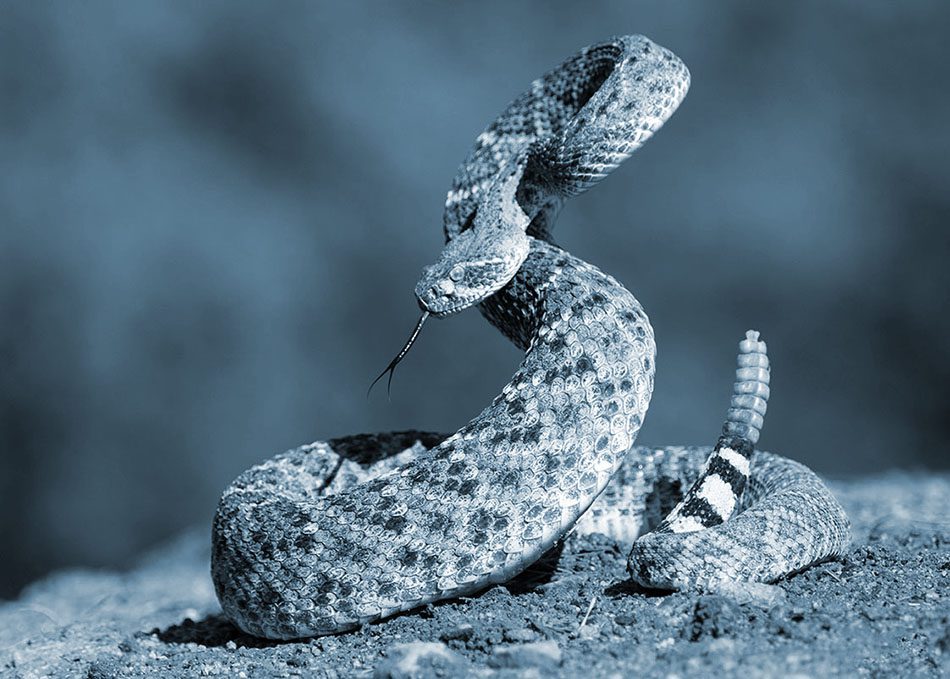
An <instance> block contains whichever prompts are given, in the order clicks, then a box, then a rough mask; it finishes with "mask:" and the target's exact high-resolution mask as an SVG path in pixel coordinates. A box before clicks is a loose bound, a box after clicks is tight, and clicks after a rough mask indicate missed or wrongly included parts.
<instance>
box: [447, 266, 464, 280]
mask: <svg viewBox="0 0 950 679" xmlns="http://www.w3.org/2000/svg"><path fill="white" fill-rule="evenodd" d="M464 275H465V268H464V267H463V266H462V265H461V264H456V265H455V266H453V267H452V268H451V269H450V270H449V278H451V279H452V280H453V281H460V280H462V276H464Z"/></svg>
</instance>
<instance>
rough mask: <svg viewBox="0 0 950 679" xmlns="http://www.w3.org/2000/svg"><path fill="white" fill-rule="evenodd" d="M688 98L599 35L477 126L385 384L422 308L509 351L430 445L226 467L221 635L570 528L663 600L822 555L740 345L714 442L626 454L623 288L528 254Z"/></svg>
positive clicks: (827, 503) (389, 597)
mask: <svg viewBox="0 0 950 679" xmlns="http://www.w3.org/2000/svg"><path fill="white" fill-rule="evenodd" d="M688 86H689V72H688V71H687V69H686V67H685V66H684V65H683V63H682V62H681V61H680V60H679V59H678V58H677V57H676V56H675V55H674V54H673V53H672V52H670V51H669V50H666V49H664V48H662V47H660V46H658V45H656V44H655V43H653V42H651V41H650V40H648V39H647V38H644V37H642V36H624V37H620V38H615V39H612V40H609V41H607V42H604V43H601V44H597V45H594V46H591V47H588V48H586V49H584V50H582V51H581V52H579V53H578V54H576V55H575V56H573V57H571V58H570V59H568V60H567V61H565V62H564V63H563V64H562V65H561V66H559V67H558V68H556V69H554V70H553V71H551V72H550V73H548V74H547V75H545V76H543V77H542V78H540V79H538V80H536V81H535V82H533V83H532V85H531V87H530V89H529V90H528V91H527V92H525V93H524V94H522V95H521V96H520V97H518V98H517V99H515V100H514V101H513V102H512V103H511V104H510V105H509V106H508V108H507V109H506V110H505V111H504V112H503V113H502V114H501V115H500V116H499V117H498V118H497V119H496V120H495V121H494V122H493V123H492V124H491V125H490V126H489V127H488V128H487V129H485V131H484V132H482V134H481V135H479V137H478V139H477V141H476V143H475V147H474V148H473V149H472V151H471V152H470V153H469V155H468V157H467V158H466V160H465V161H464V162H463V163H462V165H461V167H460V168H459V171H458V173H457V176H456V177H455V181H454V182H453V185H452V188H451V190H450V191H449V193H448V197H447V200H446V204H445V213H444V229H445V236H446V241H447V243H446V246H445V248H444V249H443V251H442V253H441V256H440V258H439V260H438V262H437V263H436V264H435V265H433V266H431V267H427V268H426V269H425V270H424V272H423V275H422V278H421V280H420V281H419V284H418V285H417V287H416V297H417V299H418V302H419V305H420V307H421V308H422V311H423V314H422V318H421V320H420V322H419V324H418V326H417V328H416V332H415V333H414V334H413V337H412V338H410V341H409V343H408V344H407V345H406V347H405V348H404V349H403V351H402V352H400V354H399V356H397V358H396V359H395V360H394V361H393V363H392V364H390V370H391V369H392V368H393V367H394V366H395V363H396V362H398V359H399V358H401V357H402V356H403V355H404V354H405V351H407V350H408V347H409V346H410V345H411V343H412V339H414V337H415V336H416V334H418V330H419V328H421V325H422V322H423V321H425V319H426V318H427V317H428V316H430V315H432V316H436V317H441V316H447V315H450V314H453V313H456V312H458V311H461V310H462V309H466V308H468V307H471V306H475V305H477V306H478V307H479V309H480V310H481V312H482V313H483V314H484V315H485V317H486V318H487V319H488V320H489V321H490V322H491V323H492V324H494V325H495V327H497V328H498V329H499V330H500V331H501V332H502V333H504V335H506V336H507V337H508V338H509V339H510V340H511V341H512V342H514V343H515V344H516V345H517V346H518V347H520V348H521V349H523V350H524V351H525V355H524V359H523V360H522V362H521V365H520V366H519V368H518V370H517V372H515V374H514V376H513V377H512V378H511V381H510V382H509V383H508V384H507V385H505V387H504V388H503V389H502V391H501V394H499V395H498V396H497V397H496V398H495V399H494V400H493V401H492V403H491V404H490V405H489V406H488V407H487V408H485V410H483V411H482V412H481V414H479V415H478V416H477V417H475V419H473V420H472V421H471V422H469V423H468V424H466V425H465V426H464V427H462V428H461V429H459V430H458V431H457V432H455V433H454V434H452V435H450V436H447V437H446V436H443V435H438V434H430V433H423V432H412V431H409V432H393V433H387V434H377V435H362V436H350V437H345V438H340V439H335V440H331V441H328V442H325V443H324V442H318V443H313V444H310V445H306V446H302V447H300V448H296V449H294V450H290V451H287V452H285V453H282V454H280V455H277V456H275V457H273V458H271V459H269V460H267V461H266V462H264V463H263V464H260V465H258V466H255V467H253V468H251V469H249V470H247V471H246V472H244V473H243V474H241V475H240V476H239V477H238V478H237V479H236V480H235V481H234V482H233V483H232V484H231V485H230V486H229V487H228V488H227V490H226V491H225V492H224V495H223V496H222V498H221V501H220V503H219V506H218V510H217V513H216V515H215V519H214V524H213V531H212V547H213V549H212V565H211V568H212V576H213V580H214V584H215V589H216V592H217V595H218V598H219V600H220V602H221V606H222V608H223V610H224V612H225V614H226V615H227V616H228V617H229V618H230V619H231V620H232V621H233V622H234V623H235V624H236V625H237V626H238V627H240V628H241V629H242V630H244V631H246V632H248V633H250V634H253V635H257V636H262V637H269V638H274V639H292V638H300V637H307V636H314V635H321V634H330V633H336V632H341V631H345V630H348V629H352V628H354V627H357V626H359V625H361V624H363V623H365V622H369V621H373V620H378V619H380V618H384V617H386V616H389V615H392V614H394V613H396V612H399V611H405V610H408V609H411V608H414V607H416V606H419V605H422V604H425V603H428V602H433V601H437V600H440V599H445V598H449V597H456V596H460V595H465V594H470V593H473V592H476V591H478V590H481V589H483V588H485V587H486V586H487V585H490V584H492V583H500V582H504V581H506V580H508V579H509V578H511V577H512V576H514V575H516V574H517V573H519V572H520V571H522V570H523V569H525V568H526V567H527V566H529V565H530V564H531V563H532V562H534V561H535V560H536V559H537V558H538V557H540V556H541V555H542V554H543V553H545V552H546V551H547V550H548V549H550V548H551V547H552V545H554V544H555V543H556V542H557V541H558V540H559V539H561V538H563V537H564V536H565V535H566V534H567V533H568V532H569V531H570V530H571V529H572V528H573V529H575V530H577V531H579V532H591V531H601V532H606V533H609V534H611V535H614V536H616V537H618V538H619V539H622V540H625V541H627V542H629V543H632V549H631V553H630V558H629V571H630V575H631V577H632V578H633V579H634V580H636V581H638V582H640V583H641V584H643V585H646V586H649V587H655V588H666V589H685V588H703V589H715V588H716V587H717V586H719V585H721V584H723V583H728V582H733V581H757V582H764V581H771V580H775V579H777V578H779V577H782V576H784V575H787V574H789V573H792V572H794V571H796V570H799V569H801V568H803V567H805V566H807V565H809V564H812V563H815V562H817V561H820V560H822V559H826V558H829V557H831V556H834V555H836V554H839V553H841V552H842V551H843V550H844V549H845V547H846V546H847V545H848V543H849V540H850V529H849V523H848V519H847V517H846V516H845V514H844V511H843V510H842V508H841V507H840V505H839V504H838V503H837V501H836V500H835V499H834V497H833V496H832V495H831V493H830V492H829V491H828V489H827V488H826V487H825V485H824V484H823V483H822V482H821V481H820V480H819V479H818V477H817V476H816V475H815V474H814V473H813V472H811V471H810V470H809V469H807V468H806V467H804V466H802V465H800V464H798V463H796V462H793V461H791V460H788V459H786V458H782V457H779V456H775V455H770V454H768V453H763V452H758V451H755V450H754V446H755V443H756V442H757V440H758V436H759V430H760V428H761V426H762V418H763V416H764V414H765V408H766V402H767V399H768V395H769V387H768V380H769V365H768V358H767V355H766V348H765V344H764V342H761V341H760V340H759V338H758V334H757V333H754V332H752V331H750V332H749V333H748V334H747V335H746V338H745V339H744V340H743V341H742V342H741V343H740V345H739V366H738V369H737V378H736V384H735V389H734V394H733V398H732V405H731V407H730V409H729V411H728V415H727V417H726V423H725V425H724V427H723V432H722V435H721V436H720V438H719V441H718V443H717V445H716V446H715V447H714V448H712V449H709V448H665V449H647V448H640V447H634V446H633V443H634V439H635V438H636V435H637V432H638V430H639V429H640V426H641V424H642V422H643V418H644V416H645V414H646V410H647V406H648V404H649V401H650V396H651V393H652V390H653V374H654V355H655V343H654V335H653V329H652V327H651V326H650V323H649V321H648V319H647V316H646V314H645V313H644V311H643V309H642V307H641V306H640V303H639V302H638V301H637V300H636V299H635V298H634V296H633V295H632V294H631V293H630V292H629V291H628V290H627V289H625V288H624V287H623V286H622V285H620V283H618V282H617V281H616V280H615V279H614V278H612V277H611V276H609V275H607V274H605V273H603V272H601V271H600V270H598V269H597V268H596V267H594V266H592V265H591V264H588V263H586V262H584V261H582V260H581V259H578V258H577V257H575V256H573V255H571V254H570V253H568V252H566V251H565V250H563V249H561V248H560V247H558V246H557V245H555V244H554V243H553V242H552V240H551V235H550V230H551V226H552V224H553V222H554V218H555V217H556V215H557V212H558V210H559V208H560V206H561V205H562V203H563V202H564V200H565V199H566V198H568V197H570V196H573V195H576V194H578V193H580V192H582V191H585V190H586V189H587V188H589V187H590V186H591V185H593V184H594V183H596V182H597V181H599V180H600V179H602V178H603V177H604V176H605V175H607V174H608V173H609V172H610V171H611V170H612V169H614V168H615V167H616V166H617V165H618V164H619V163H621V162H622V161H623V160H624V159H625V158H626V157H627V156H629V155H630V153H632V152H633V151H634V150H635V149H636V148H637V147H638V146H640V145H641V144H642V143H643V142H644V141H645V140H646V139H648V138H649V137H650V136H651V135H652V134H653V133H654V132H655V131H656V130H657V129H658V128H659V127H660V126H661V125H662V124H663V123H664V122H665V120H666V119H667V118H668V117H669V116H670V115H671V114H672V112H673V111H674V110H675V109H676V108H677V106H678V105H679V103H680V102H681V101H682V99H683V97H684V96H685V94H686V90H687V88H688ZM390 375H391V372H390ZM612 479H613V483H611V480H612ZM592 505H593V506H592ZM664 517H665V518H664ZM651 529H652V530H651Z"/></svg>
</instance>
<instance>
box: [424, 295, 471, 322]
mask: <svg viewBox="0 0 950 679" xmlns="http://www.w3.org/2000/svg"><path fill="white" fill-rule="evenodd" d="M416 302H417V303H418V304H419V308H420V309H421V310H422V311H423V313H427V314H430V315H431V316H434V317H435V318H445V317H446V316H452V315H454V314H457V313H459V312H461V311H465V309H468V308H469V307H470V306H472V305H473V304H475V301H474V300H471V299H459V300H458V301H457V302H455V303H453V304H438V305H435V304H434V305H431V306H430V305H429V304H426V302H425V300H424V299H423V298H422V297H416Z"/></svg>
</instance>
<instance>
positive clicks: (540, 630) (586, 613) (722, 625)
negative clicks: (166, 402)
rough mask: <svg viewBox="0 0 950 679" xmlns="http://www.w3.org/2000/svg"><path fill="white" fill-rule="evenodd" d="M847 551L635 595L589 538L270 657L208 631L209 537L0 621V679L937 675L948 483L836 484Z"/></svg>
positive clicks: (944, 632) (17, 609) (213, 607)
mask: <svg viewBox="0 0 950 679" xmlns="http://www.w3.org/2000/svg"><path fill="white" fill-rule="evenodd" d="M833 487H834V489H835V492H836V493H837V494H838V496H839V498H840V499H841V500H842V502H843V503H844V505H845V507H846V508H847V510H848V512H849V513H850V515H851V518H852V520H853V522H854V533H855V545H854V547H853V548H852V549H851V551H850V552H849V553H848V555H847V556H846V557H845V558H843V559H840V560H838V561H835V562H831V563H826V564H822V565H820V566H817V567H814V568H812V569H809V570H807V571H806V572H804V573H802V574H799V575H797V576H795V577H793V578H790V579H788V580H786V581H782V582H780V583H778V585H777V586H761V587H753V588H736V590H735V591H733V592H729V593H722V594H716V595H710V594H694V593H685V594H662V593H657V592H645V591H642V590H640V589H638V588H637V587H636V586H635V585H633V584H632V583H630V582H629V581H628V580H627V579H626V577H625V573H624V561H625V554H624V550H623V549H622V548H621V547H620V545H618V544H617V543H615V542H613V541H612V540H609V539H607V538H604V537H600V536H592V537H588V538H583V539H573V538H572V539H569V540H568V542H567V543H566V544H565V545H564V547H563V550H562V552H561V554H560V557H559V558H555V557H553V556H552V557H551V558H548V559H547V560H546V561H545V562H543V563H540V564H538V565H537V567H535V568H533V569H532V572H531V573H528V574H526V575H524V576H522V577H520V578H519V579H518V580H516V581H515V582H512V583H509V584H507V585H505V586H499V587H494V588H492V589H490V590H488V591H486V592H484V593H482V594H481V595H480V596H476V597H473V598H469V599H462V600H456V601H451V602H448V603H444V604H439V605H435V606H429V607H427V608H425V609H422V610H418V611H414V612H411V613H408V614H405V615H401V616H398V617H396V618H394V619H391V620H387V621H385V622H382V623H378V624H373V625H367V626H365V627H364V628H363V629H361V630H359V631H357V632H353V633H349V634H342V635H338V636H333V637H324V638H321V639H313V640H307V641H302V642H293V643H271V642H263V641H260V640H257V639H254V638H251V637H247V636H245V635H242V634H241V633H240V632H238V631H237V630H236V629H235V628H233V627H232V626H231V625H230V624H228V623H227V622H226V621H225V620H224V619H223V618H221V617H220V614H219V611H220V609H219V608H218V605H217V602H216V600H215V597H214V592H213V590H212V587H211V581H210V578H209V575H208V530H207V529H206V528H205V529H202V530H196V531H194V532H191V533H188V534H186V535H184V536H182V537H181V538H180V539H178V540H177V541H175V542H174V543H172V544H170V545H168V546H166V547H165V548H163V549H160V550H158V551H156V552H154V553H151V554H149V555H146V556H145V557H144V558H143V559H142V560H141V563H140V565H139V566H138V567H137V568H135V569H134V570H132V571H130V572H128V573H112V572H91V571H71V572H63V573H58V574H54V575H52V576H50V577H48V578H46V579H44V580H42V581H40V582H38V583H35V584H34V585H32V586H30V587H29V588H27V589H26V590H25V591H24V592H23V593H22V595H21V597H20V599H19V600H18V601H14V602H7V603H2V604H0V675H2V676H11V677H20V676H23V677H42V676H53V677H72V676H80V677H138V676H143V675H145V676H147V675H157V676H162V677H194V676H228V677H272V676H276V677H289V676H308V677H309V676H317V677H323V676H326V677H339V676H380V677H407V676H459V675H473V676H486V677H496V676H497V677H516V676H518V677H521V676H545V677H547V676H582V675H584V676H587V677H599V676H610V675H619V676H634V675H636V676H641V675H642V676H663V677H679V676H697V675H700V676H702V675H705V676H709V675H713V674H718V675H724V676H736V675H743V676H744V677H749V676H789V675H793V676H829V675H847V676H862V675H872V676H906V675H914V676H942V675H944V674H946V672H947V667H948V662H947V660H948V655H950V587H948V585H950V475H905V474H891V475H886V476H881V477H875V478H870V479H864V480H860V481H851V482H841V483H836V484H834V486H833Z"/></svg>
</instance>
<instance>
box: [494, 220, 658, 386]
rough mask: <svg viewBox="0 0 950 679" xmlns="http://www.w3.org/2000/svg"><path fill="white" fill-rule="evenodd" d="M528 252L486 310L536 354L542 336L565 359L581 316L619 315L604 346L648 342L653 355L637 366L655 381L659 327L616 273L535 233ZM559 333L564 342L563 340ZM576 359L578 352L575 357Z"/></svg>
mask: <svg viewBox="0 0 950 679" xmlns="http://www.w3.org/2000/svg"><path fill="white" fill-rule="evenodd" d="M530 243H531V245H530V248H529V251H528V256H527V258H526V259H525V261H524V264H522V266H521V268H520V269H519V270H518V273H517V274H515V276H514V278H512V280H511V281H510V282H509V283H508V284H507V285H505V287H503V288H502V289H501V290H499V291H498V292H497V293H495V294H494V295H492V296H491V297H489V298H488V299H486V300H485V301H484V302H482V303H481V304H479V305H478V308H479V311H481V313H482V315H483V316H485V318H486V319H487V320H488V321H489V322H490V323H491V324H492V325H494V326H495V327H496V328H497V329H498V330H499V331H500V332H501V333H502V334H503V335H505V336H506V337H507V338H508V339H509V340H511V342H513V343H514V344H515V346H517V347H518V348H519V349H522V350H523V351H527V352H529V354H530V353H531V349H532V347H533V346H534V345H535V344H536V343H537V342H538V341H539V340H540V339H544V340H545V342H546V343H548V344H551V345H552V346H553V347H554V348H555V349H556V350H557V353H558V356H557V358H558V360H559V361H560V362H564V361H566V360H569V359H570V358H571V355H573V354H576V353H577V350H578V345H577V342H578V341H579V340H578V339H577V338H578V336H584V335H586V334H587V333H586V332H585V330H584V329H581V330H580V332H579V333H578V331H577V329H576V328H574V326H575V325H582V323H581V322H579V320H578V319H580V320H581V321H583V320H585V319H586V320H591V319H594V318H596V320H598V321H602V320H604V319H610V318H613V319H615V320H616V321H617V326H618V327H617V329H616V331H612V332H610V333H609V334H608V336H607V337H605V338H602V339H600V340H599V341H600V343H601V344H602V345H603V347H609V346H611V345H612V344H616V345H617V348H616V352H617V353H618V354H622V353H623V352H624V351H625V348H624V347H623V346H622V345H625V343H629V342H633V343H638V344H644V345H648V346H646V349H645V351H646V353H648V354H649V359H648V361H647V363H646V365H644V366H637V369H638V370H641V371H642V373H643V375H644V377H647V378H648V379H649V380H650V382H651V383H652V380H653V364H652V358H653V352H654V349H653V328H652V326H651V325H650V321H649V319H648V318H647V315H646V313H645V312H644V310H643V307H642V306H641V305H640V303H639V302H638V301H637V299H636V298H635V297H634V296H633V294H632V293H631V292H630V291H629V290H627V289H626V288H625V287H623V286H622V285H621V284H620V283H618V282H617V281H616V280H615V279H614V278H613V277H611V276H609V275H607V274H605V273H604V272H602V271H601V270H600V269H598V268H597V267H595V266H593V265H591V264H588V263H587V262H584V261H583V260H581V259H578V258H577V257H574V256H573V255H571V254H570V253H568V252H566V251H564V250H562V249H561V248H560V247H558V246H556V245H554V244H552V243H549V242H547V241H545V240H540V239H537V238H530ZM558 338H561V339H564V340H565V341H564V342H561V341H557V339H558ZM573 357H574V358H576V356H573Z"/></svg>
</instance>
